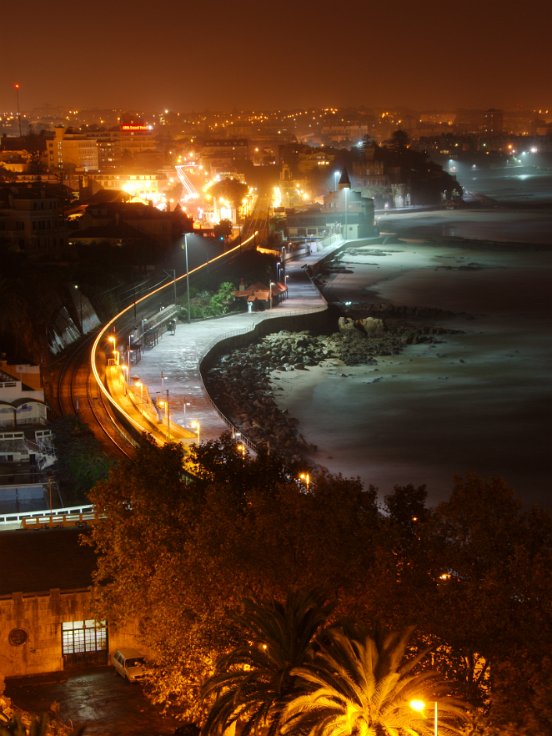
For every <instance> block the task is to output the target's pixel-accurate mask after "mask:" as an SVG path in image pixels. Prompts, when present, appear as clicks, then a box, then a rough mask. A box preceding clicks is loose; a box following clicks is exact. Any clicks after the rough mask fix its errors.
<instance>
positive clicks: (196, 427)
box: [190, 419, 200, 445]
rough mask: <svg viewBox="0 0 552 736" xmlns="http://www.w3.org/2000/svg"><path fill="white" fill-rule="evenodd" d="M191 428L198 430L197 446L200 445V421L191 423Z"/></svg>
mask: <svg viewBox="0 0 552 736" xmlns="http://www.w3.org/2000/svg"><path fill="white" fill-rule="evenodd" d="M190 427H192V428H193V429H195V430H196V432H197V444H198V445H199V438H200V434H199V430H200V427H199V421H198V420H197V419H194V421H193V422H190Z"/></svg>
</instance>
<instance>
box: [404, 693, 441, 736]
mask: <svg viewBox="0 0 552 736" xmlns="http://www.w3.org/2000/svg"><path fill="white" fill-rule="evenodd" d="M408 705H409V706H410V707H411V708H412V710H415V711H416V712H417V713H421V714H422V716H423V717H424V718H426V715H425V713H424V711H425V707H426V702H425V701H424V700H419V699H418V698H414V700H411V701H410V702H409V704H408ZM433 736H439V716H438V709H437V701H436V700H435V701H433Z"/></svg>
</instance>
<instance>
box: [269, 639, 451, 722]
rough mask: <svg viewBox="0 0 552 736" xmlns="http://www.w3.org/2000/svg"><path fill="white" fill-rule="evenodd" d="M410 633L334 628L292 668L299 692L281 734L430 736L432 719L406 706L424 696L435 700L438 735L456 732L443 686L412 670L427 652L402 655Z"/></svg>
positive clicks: (420, 672)
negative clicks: (305, 660)
mask: <svg viewBox="0 0 552 736" xmlns="http://www.w3.org/2000/svg"><path fill="white" fill-rule="evenodd" d="M412 631H413V629H412V627H409V628H407V629H405V630H403V631H400V632H391V633H389V634H387V635H385V636H384V637H376V638H372V637H371V636H369V635H367V634H360V635H357V634H350V633H348V632H347V630H346V629H345V628H337V627H336V628H333V629H332V630H331V631H330V632H329V635H328V638H327V640H322V645H321V648H320V651H319V652H317V653H316V654H315V656H314V658H313V660H312V662H310V663H308V664H307V665H304V666H300V667H297V668H296V669H295V670H292V674H294V675H296V676H297V677H298V678H299V683H298V690H299V692H298V694H297V696H296V697H295V698H294V699H293V700H292V701H291V702H290V703H289V704H288V706H287V708H286V711H285V713H284V715H283V718H284V727H283V729H282V733H283V734H300V733H308V734H312V736H334V735H335V734H339V735H340V736H348V735H349V734H351V735H353V734H354V735H356V734H362V736H398V734H411V735H412V736H414V735H415V734H416V735H419V736H424V735H425V734H427V735H428V736H429V734H432V733H433V724H432V723H431V719H424V718H423V717H420V716H416V715H415V714H414V713H413V711H412V708H411V707H410V702H411V700H413V699H420V698H421V697H423V696H430V697H431V699H433V700H434V699H437V698H438V699H439V705H440V711H439V733H441V734H442V735H443V736H445V735H446V734H457V733H460V725H461V722H462V720H463V719H464V718H465V712H464V710H463V708H462V704H461V703H460V702H459V701H455V700H453V699H451V698H445V697H443V696H444V695H445V693H446V687H445V685H444V684H443V683H440V682H439V681H438V680H437V679H436V676H435V674H434V673H431V672H427V671H425V672H424V671H417V670H416V668H417V666H418V665H419V664H420V662H421V661H422V660H423V659H424V657H425V656H426V654H427V650H423V651H421V652H419V653H418V654H416V655H415V656H410V657H407V656H406V655H407V645H408V641H409V639H410V637H411V635H412ZM301 691H302V692H301Z"/></svg>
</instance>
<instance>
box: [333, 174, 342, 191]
mask: <svg viewBox="0 0 552 736" xmlns="http://www.w3.org/2000/svg"><path fill="white" fill-rule="evenodd" d="M340 176H341V171H334V192H337V182H338V180H339V177H340Z"/></svg>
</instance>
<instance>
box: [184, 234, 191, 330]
mask: <svg viewBox="0 0 552 736" xmlns="http://www.w3.org/2000/svg"><path fill="white" fill-rule="evenodd" d="M184 254H185V258H186V305H187V309H188V324H190V322H191V317H190V269H189V266H188V233H184Z"/></svg>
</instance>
